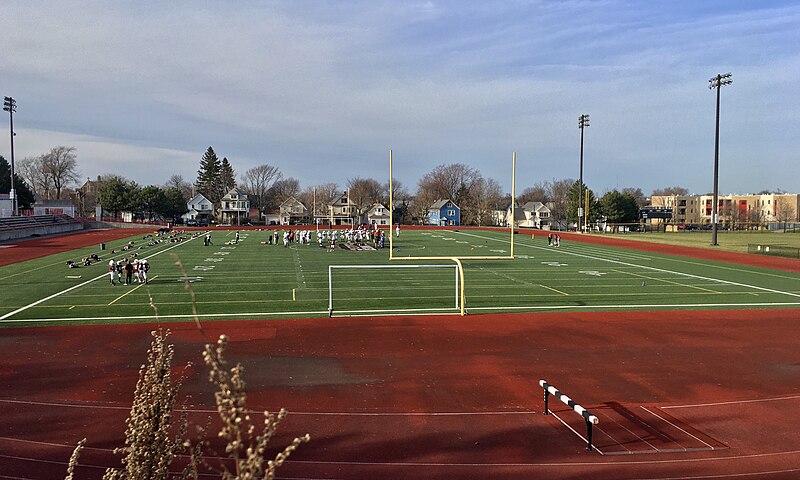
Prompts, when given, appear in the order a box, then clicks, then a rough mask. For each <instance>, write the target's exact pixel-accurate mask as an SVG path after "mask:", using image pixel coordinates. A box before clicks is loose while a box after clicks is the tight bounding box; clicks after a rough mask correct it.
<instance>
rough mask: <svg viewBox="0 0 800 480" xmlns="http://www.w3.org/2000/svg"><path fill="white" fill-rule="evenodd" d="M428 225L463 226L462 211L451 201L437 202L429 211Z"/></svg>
mask: <svg viewBox="0 0 800 480" xmlns="http://www.w3.org/2000/svg"><path fill="white" fill-rule="evenodd" d="M428 225H439V226H442V227H444V226H451V225H461V209H460V208H458V205H456V204H455V203H454V202H453V201H451V200H449V199H447V200H437V201H436V202H434V204H433V205H431V207H430V208H429V209H428Z"/></svg>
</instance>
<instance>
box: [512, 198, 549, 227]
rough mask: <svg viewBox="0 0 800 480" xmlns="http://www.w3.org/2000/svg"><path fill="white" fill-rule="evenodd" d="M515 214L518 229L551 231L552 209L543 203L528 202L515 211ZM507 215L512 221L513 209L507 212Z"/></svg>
mask: <svg viewBox="0 0 800 480" xmlns="http://www.w3.org/2000/svg"><path fill="white" fill-rule="evenodd" d="M514 214H515V216H516V219H515V220H516V224H517V226H518V227H525V228H541V229H544V230H549V229H550V208H548V207H547V205H545V204H543V203H542V202H528V203H526V204H524V205H522V206H518V207H516V208H515V209H514ZM506 215H507V216H506V218H507V219H510V217H511V207H508V209H507V210H506ZM506 222H507V223H508V220H507V221H506Z"/></svg>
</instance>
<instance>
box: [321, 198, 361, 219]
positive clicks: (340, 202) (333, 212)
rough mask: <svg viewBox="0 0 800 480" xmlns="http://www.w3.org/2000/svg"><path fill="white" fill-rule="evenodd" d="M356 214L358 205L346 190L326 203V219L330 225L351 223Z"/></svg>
mask: <svg viewBox="0 0 800 480" xmlns="http://www.w3.org/2000/svg"><path fill="white" fill-rule="evenodd" d="M357 216H358V206H357V205H356V204H355V202H353V201H351V200H350V197H349V195H348V192H344V193H342V194H341V195H340V196H339V197H338V198H336V200H334V201H333V202H332V203H331V204H329V205H328V214H327V217H328V221H329V222H330V224H331V225H353V223H354V222H353V219H354V218H355V217H357Z"/></svg>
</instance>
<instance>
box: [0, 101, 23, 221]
mask: <svg viewBox="0 0 800 480" xmlns="http://www.w3.org/2000/svg"><path fill="white" fill-rule="evenodd" d="M3 110H4V111H6V112H8V119H9V123H10V124H11V191H9V192H8V196H9V197H10V198H11V215H13V216H17V215H19V207H18V205H19V203H18V202H17V191H16V190H15V189H14V135H16V133H14V112H16V111H17V101H16V100H14V99H13V98H11V97H3Z"/></svg>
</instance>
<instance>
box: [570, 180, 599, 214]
mask: <svg viewBox="0 0 800 480" xmlns="http://www.w3.org/2000/svg"><path fill="white" fill-rule="evenodd" d="M579 183H580V182H579V181H578V180H575V183H573V184H572V187H570V189H569V192H568V193H567V221H568V222H577V221H578V195H579V193H580V187H579V186H578V185H579ZM587 196H588V197H589V215H588V219H589V224H590V225H591V224H592V223H593V222H595V221H597V220H598V219H599V218H600V203H599V202H598V201H597V199H596V198H595V196H594V192H593V191H592V190H591V189H589V187H587V186H586V184H583V195H581V205H580V207H581V208H583V209H584V210H585V209H586V197H587ZM581 221H583V220H581Z"/></svg>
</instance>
